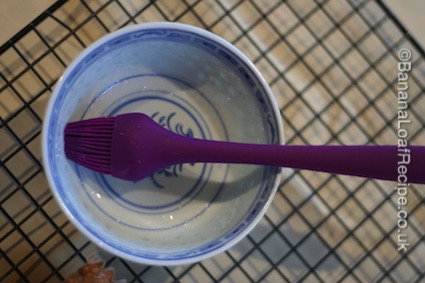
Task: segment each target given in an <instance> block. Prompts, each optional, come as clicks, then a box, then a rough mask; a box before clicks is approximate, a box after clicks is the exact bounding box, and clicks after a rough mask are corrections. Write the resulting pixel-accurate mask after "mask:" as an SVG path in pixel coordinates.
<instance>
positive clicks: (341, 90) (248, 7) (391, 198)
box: [0, 0, 425, 282]
mask: <svg viewBox="0 0 425 283" xmlns="http://www.w3.org/2000/svg"><path fill="white" fill-rule="evenodd" d="M148 21H179V22H185V23H189V24H192V25H195V26H199V27H202V28H205V29H208V30H210V31H212V32H214V33H216V34H218V35H219V36H222V37H224V38H225V39H227V40H228V41H230V42H232V43H233V44H235V45H236V46H237V47H238V48H239V49H241V50H242V51H243V52H244V53H245V54H246V55H247V56H248V57H249V58H250V59H251V60H252V61H253V62H254V63H255V64H256V66H257V67H258V68H259V70H260V71H261V72H262V74H263V75H264V76H265V78H266V79H267V81H268V82H269V84H270V86H271V87H272V90H273V91H274V94H275V96H276V99H277V101H278V103H279V106H280V109H281V113H282V116H283V119H284V124H285V136H286V142H287V143H288V144H396V143H397V131H398V125H397V119H398V117H397V107H398V98H397V87H398V86H399V85H398V76H397V74H398V65H397V63H398V62H399V61H400V59H399V56H398V53H399V52H400V50H402V48H407V49H409V50H410V51H411V53H412V58H411V59H410V62H411V64H412V65H411V66H412V67H411V70H410V71H409V72H408V75H409V79H408V95H409V97H408V101H409V108H408V113H409V120H410V123H408V124H406V131H407V132H408V139H409V142H410V143H411V144H422V145H424V144H425V132H424V125H425V118H424V116H423V114H422V113H424V111H425V99H424V96H423V90H424V84H425V62H424V59H425V54H424V51H423V50H422V49H421V48H420V47H419V46H418V44H416V43H415V41H414V39H412V38H410V37H409V35H408V34H407V33H406V30H405V29H404V28H403V26H402V25H401V24H400V23H399V22H398V21H397V19H396V18H394V16H393V15H392V14H391V12H390V11H389V10H388V9H387V8H386V6H385V5H384V4H383V3H381V2H380V1H378V2H376V1H368V0H345V1H335V0H328V1H326V0H321V1H319V0H309V1H289V0H288V1H278V0H272V1H265V0H263V1H261V0H249V1H239V0H227V1H226V0H216V1H213V0H204V1H195V0H181V1H166V0H162V1H159V0H158V1H135V0H134V1H132V0H74V1H57V2H56V3H55V4H54V5H53V6H51V7H50V8H49V9H48V10H46V11H45V12H44V13H43V14H42V15H40V16H39V17H38V18H37V19H35V20H34V21H33V22H32V23H30V24H29V25H28V26H26V27H25V28H24V29H23V30H22V31H21V32H19V33H18V34H17V35H16V36H14V37H13V38H11V39H10V40H9V41H8V42H6V43H5V44H4V45H3V46H1V47H0V139H1V142H0V248H1V249H0V281H1V282H61V281H62V280H63V279H64V278H66V277H67V276H69V275H70V274H71V273H72V272H74V271H75V270H76V269H77V268H78V267H79V266H80V265H82V264H83V263H84V262H85V261H86V260H87V259H88V258H89V257H90V256H91V255H93V254H95V253H100V254H101V255H102V256H103V257H104V258H105V259H106V264H107V265H108V266H112V267H115V269H116V278H125V279H127V280H128V282H175V281H181V282H210V281H221V282H424V280H425V279H424V278H425V276H424V270H425V242H424V239H425V238H424V235H425V224H424V223H425V207H424V200H425V187H423V186H420V185H411V186H410V187H409V188H408V195H407V199H408V202H407V204H406V205H405V206H403V207H402V209H403V210H405V211H406V212H407V213H408V217H407V219H408V224H407V227H406V228H405V229H402V230H401V232H399V230H400V227H398V225H397V221H398V219H399V216H400V215H399V216H398V214H397V213H398V211H399V210H400V209H399V208H398V204H397V199H398V193H397V190H395V189H394V188H395V186H396V184H394V183H393V182H383V181H376V180H365V179H361V178H350V177H344V176H334V175H329V174H320V173H313V172H307V171H294V170H290V169H285V170H284V178H283V181H282V184H281V186H280V188H279V191H278V193H277V195H276V197H275V199H274V201H273V203H272V205H271V207H270V209H269V210H268V212H267V214H266V216H265V217H264V218H263V219H262V221H261V222H260V223H259V225H258V226H257V227H256V228H255V230H254V231H253V232H252V233H251V234H250V235H249V236H248V237H246V238H245V239H244V240H242V241H241V242H240V243H239V244H238V245H236V246H235V247H234V248H232V249H230V250H228V251H226V252H224V253H222V254H220V255H218V256H216V257H214V258H212V259H208V260H205V261H202V262H200V263H196V264H193V265H188V266H175V267H152V266H143V265H138V264H134V263H132V262H127V261H125V260H123V259H120V258H117V257H114V256H112V255H109V254H106V253H105V252H103V251H101V250H98V249H97V247H95V246H94V245H93V244H92V243H91V242H89V241H88V240H87V239H86V238H85V237H84V236H83V235H81V234H80V233H79V232H78V231H77V230H76V229H75V227H74V226H73V225H72V224H71V223H70V222H69V221H68V220H67V219H66V217H65V216H64V215H63V214H62V213H61V211H60V209H59V207H58V206H57V204H56V202H55V200H54V199H53V197H52V195H51V193H50V191H49V186H48V184H47V182H46V179H45V177H44V173H43V166H42V161H41V150H40V147H41V146H40V131H41V124H42V122H43V111H44V108H45V106H46V102H47V100H48V98H49V96H50V93H51V91H52V88H53V87H54V84H55V82H56V81H57V80H58V78H59V76H60V75H61V73H62V72H63V71H64V69H65V67H66V66H67V65H68V64H69V63H70V62H71V61H72V59H73V58H74V57H75V56H76V55H77V54H78V53H79V52H81V51H82V50H83V49H84V48H85V47H86V46H87V45H89V44H90V43H91V42H93V41H94V40H96V39H97V38H99V37H100V36H102V35H104V34H106V33H108V32H110V31H113V30H116V29H118V28H120V27H122V26H125V25H131V24H134V23H141V22H148ZM400 233H404V234H405V235H407V237H406V240H407V241H408V243H409V244H410V246H408V250H407V252H404V253H403V252H402V253H400V252H398V251H397V248H398V246H397V241H398V240H397V237H398V235H399V234H400Z"/></svg>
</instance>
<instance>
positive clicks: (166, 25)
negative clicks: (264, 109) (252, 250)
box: [41, 22, 284, 266]
mask: <svg viewBox="0 0 425 283" xmlns="http://www.w3.org/2000/svg"><path fill="white" fill-rule="evenodd" d="M144 29H177V30H182V31H188V32H192V33H195V34H198V35H200V36H203V37H206V38H208V39H209V40H212V41H214V42H216V43H218V44H219V45H221V46H223V47H225V48H226V49H227V50H229V51H230V52H231V53H233V54H234V55H235V56H237V57H238V58H239V59H240V60H241V61H243V63H244V64H246V66H247V67H248V68H249V69H250V71H251V72H252V73H253V74H254V76H255V77H256V79H257V80H258V81H259V83H260V84H261V88H262V89H263V90H264V93H265V94H266V95H267V99H268V103H269V105H270V106H271V113H272V115H273V117H274V119H275V121H276V124H277V128H276V132H277V137H276V138H277V142H278V143H279V144H284V128H283V121H282V119H281V115H280V110H279V107H278V105H277V102H276V99H275V97H274V95H273V93H272V90H271V88H270V86H269V85H268V83H267V82H266V80H265V79H264V77H263V76H262V75H261V73H260V72H259V70H258V69H257V67H256V66H255V65H254V63H253V62H251V60H249V58H248V57H247V56H246V55H245V54H244V53H242V51H240V50H239V49H238V48H237V47H236V46H234V45H233V44H231V43H230V42H228V41H227V40H225V39H223V38H222V37H219V36H218V35H216V34H214V33H212V32H210V31H207V30H205V29H202V28H199V27H195V26H192V25H188V24H183V23H174V22H150V23H141V24H134V25H131V26H127V27H124V28H121V29H119V30H116V31H114V32H111V33H109V34H106V35H104V36H102V37H101V38H99V39H97V40H96V41H94V42H93V43H92V44H90V45H89V46H88V47H86V48H85V49H84V50H83V51H82V52H81V53H80V54H79V55H77V56H76V58H74V59H73V60H72V62H71V63H70V64H69V65H68V66H67V67H66V69H65V71H64V72H63V74H62V75H61V76H60V78H59V80H58V82H57V84H56V86H55V87H54V90H53V92H52V95H51V97H50V99H49V101H48V104H47V107H46V112H45V115H44V120H43V128H42V145H41V146H42V160H43V164H44V169H45V170H44V171H45V175H46V177H47V181H48V183H49V186H50V190H51V191H52V193H53V195H54V198H55V199H56V202H57V203H58V204H59V207H60V208H61V210H62V212H63V213H64V214H65V215H66V216H67V218H68V219H69V220H70V221H71V223H73V224H74V225H75V226H76V228H77V229H78V230H79V231H80V232H81V233H82V234H84V235H85V236H86V237H87V238H88V239H90V241H92V242H93V243H95V244H96V245H97V246H99V247H100V248H102V249H104V250H106V251H108V252H110V253H112V254H115V255H117V256H120V257H122V258H125V259H128V260H130V261H133V262H138V263H143V264H150V265H161V266H172V265H180V264H189V263H194V262H198V261H201V260H203V259H206V258H210V257H213V256H215V255H217V254H219V253H222V252H223V251H225V250H227V249H229V248H230V247H232V246H234V245H235V244H236V243H238V242H239V241H240V240H242V239H243V238H245V237H246V236H247V235H248V234H249V232H251V231H252V229H253V228H254V227H255V226H256V225H257V224H258V222H259V221H260V220H261V219H262V218H263V216H264V214H265V213H266V211H267V209H268V208H269V206H270V204H271V202H272V201H273V198H274V195H275V193H276V191H277V189H278V186H279V183H280V179H281V168H280V169H278V171H277V173H276V175H275V177H274V181H273V184H272V185H271V186H272V189H271V191H270V195H269V196H268V199H267V201H266V202H265V203H264V205H263V207H262V208H261V209H260V211H259V212H258V213H257V215H256V216H255V217H254V218H253V219H252V220H251V222H250V223H249V224H248V225H247V226H245V228H244V229H243V231H242V232H241V233H239V234H238V235H237V236H235V237H233V238H231V239H230V240H229V241H228V242H226V243H225V244H223V245H222V246H220V247H218V248H216V249H214V250H211V251H209V252H207V253H204V254H200V255H195V256H193V257H186V258H182V259H166V260H162V259H150V258H141V257H137V256H135V255H131V254H128V253H125V252H123V251H121V250H117V249H115V248H114V247H111V246H109V245H108V244H107V243H105V242H103V241H102V240H100V239H99V238H97V237H96V236H95V235H93V234H92V233H91V232H90V231H88V230H87V229H86V227H84V226H83V225H82V224H81V223H80V222H79V221H78V220H77V219H76V218H75V217H74V215H73V214H72V213H71V212H70V210H69V209H68V207H67V206H66V204H65V203H64V201H63V199H62V198H61V197H60V195H59V193H58V188H57V187H56V183H55V181H54V177H53V174H52V172H51V170H50V168H49V164H48V162H47V160H48V159H49V155H48V152H49V148H48V142H47V140H48V130H49V125H50V121H51V119H52V113H53V108H54V106H55V101H56V99H57V97H58V95H59V93H60V90H61V89H62V87H63V84H64V82H65V81H66V78H67V77H69V75H70V74H71V72H72V70H74V68H75V67H76V66H78V64H79V63H80V62H81V61H82V60H83V59H84V58H86V57H87V55H88V54H90V53H91V52H92V51H93V50H95V49H96V48H97V47H99V46H101V45H103V44H105V43H107V42H109V41H111V40H113V39H114V38H117V37H120V36H122V35H125V34H127V33H131V32H135V31H140V30H144Z"/></svg>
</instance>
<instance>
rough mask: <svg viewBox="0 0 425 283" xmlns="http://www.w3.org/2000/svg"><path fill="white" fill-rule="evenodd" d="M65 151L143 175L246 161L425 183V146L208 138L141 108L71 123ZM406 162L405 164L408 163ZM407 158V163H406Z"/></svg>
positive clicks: (119, 172)
mask: <svg viewBox="0 0 425 283" xmlns="http://www.w3.org/2000/svg"><path fill="white" fill-rule="evenodd" d="M65 154H66V156H67V157H68V158H69V159H71V160H73V161H75V162H76V163H78V164H80V165H82V166H85V167H87V168H90V169H92V170H94V171H97V172H100V173H104V174H111V175H112V176H114V177H117V178H121V179H124V180H131V181H138V180H141V179H143V178H145V177H147V176H149V175H151V174H152V173H155V172H156V171H158V170H160V169H162V168H166V167H168V166H170V165H175V164H179V163H193V162H214V163H244V164H261V165H271V166H281V167H290V168H294V169H307V170H314V171H322V172H328V173H334V174H344V175H352V176H360V177H366V178H375V179H383V180H393V181H397V180H398V177H399V176H400V175H403V176H405V177H406V178H403V180H404V181H405V180H406V179H407V180H408V182H409V183H425V147H423V146H409V147H402V148H398V147H397V146H303V145H301V146H298V145H261V144H243V143H233V142H220V141H208V140H200V139H195V138H188V137H185V136H182V135H178V134H175V133H172V132H170V131H168V130H166V129H164V128H163V127H161V126H160V125H159V124H157V123H156V122H154V121H153V120H152V119H151V118H149V117H148V116H146V115H144V114H140V113H131V114H123V115H118V116H116V117H105V118H94V119H88V120H83V121H78V122H72V123H69V124H67V126H66V128H65ZM403 163H406V164H403ZM407 163H408V164H407Z"/></svg>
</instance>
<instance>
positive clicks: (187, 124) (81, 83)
mask: <svg viewBox="0 0 425 283" xmlns="http://www.w3.org/2000/svg"><path fill="white" fill-rule="evenodd" d="M240 56H241V55H240V53H238V51H236V50H235V49H234V48H233V47H232V46H230V45H229V44H228V43H226V42H224V41H222V40H221V39H219V38H217V37H215V36H213V35H211V34H209V33H207V32H205V31H201V30H198V29H194V28H187V27H182V26H175V25H173V26H170V25H159V26H158V25H157V26H146V25H145V26H144V27H141V26H140V27H132V28H127V29H124V30H122V31H120V32H118V33H115V34H112V35H109V36H107V37H105V38H104V39H102V40H100V41H99V42H98V43H96V44H95V45H94V46H92V47H90V48H89V49H88V50H87V51H86V52H84V54H83V55H82V56H80V57H79V58H78V59H77V60H76V62H75V63H74V64H73V65H72V66H71V67H70V68H69V70H68V71H67V72H66V73H65V75H64V77H63V79H62V80H61V81H60V83H59V85H58V86H57V88H56V90H55V94H54V95H53V97H52V102H51V105H50V111H48V114H47V115H48V116H47V119H46V121H48V124H47V125H46V126H45V127H46V128H45V135H46V139H45V151H46V158H47V160H48V162H47V166H46V167H47V169H46V171H48V173H49V174H50V180H51V183H52V187H53V189H54V193H55V195H56V197H57V198H58V200H59V201H60V203H61V205H62V206H63V207H64V209H65V211H66V212H67V213H68V215H69V217H70V218H71V219H72V220H73V222H74V223H75V224H76V225H77V226H78V227H79V228H80V229H81V230H82V231H83V232H85V233H86V234H87V235H88V236H89V237H90V238H91V239H92V240H94V241H95V242H97V243H99V244H101V245H102V246H103V247H105V248H106V249H108V250H110V251H112V252H115V253H116V254H119V255H121V256H124V257H127V258H130V259H132V260H136V261H142V262H149V263H152V261H161V262H167V261H169V262H173V261H179V260H182V261H184V260H190V259H196V258H200V257H203V256H205V255H207V254H210V253H214V252H218V251H219V250H220V249H223V248H226V247H228V245H229V244H230V243H232V242H235V241H236V240H237V238H238V237H242V236H243V235H245V234H246V233H247V231H248V230H249V228H250V227H252V225H254V224H255V222H256V221H258V219H259V217H261V216H262V214H263V213H264V209H265V207H266V206H267V203H268V202H269V200H270V198H271V197H272V196H273V193H274V190H275V185H276V180H277V176H278V174H279V170H278V169H277V168H273V167H266V166H253V165H226V164H183V165H176V166H172V167H170V168H164V169H163V170H161V171H159V172H157V173H155V174H154V175H152V176H150V177H149V178H146V179H144V180H142V181H140V182H128V181H123V180H118V179H115V178H113V177H110V176H106V175H101V174H97V173H95V172H92V171H90V170H88V169H85V168H83V167H80V166H78V165H76V164H75V163H73V162H71V161H68V160H67V159H66V158H65V156H64V150H63V129H64V126H65V124H66V123H68V122H70V121H74V120H81V119H87V118H91V117H99V116H113V115H117V114H122V113H129V112H143V113H145V114H147V115H149V116H151V117H152V118H153V119H154V120H155V121H157V122H158V123H160V124H161V125H163V126H164V127H165V128H168V129H169V130H171V131H174V132H177V133H179V134H182V135H187V136H191V137H197V138H204V139H214V140H224V141H239V142H250V143H279V142H280V124H279V121H278V118H276V117H277V114H276V111H275V109H274V106H273V101H271V97H270V93H269V92H268V90H267V88H265V87H264V83H263V82H262V81H261V79H259V78H258V77H257V74H256V73H255V70H253V69H252V66H251V65H250V64H249V63H247V61H246V59H244V57H240ZM146 135H147V138H148V135H149V133H146ZM164 150H166V149H164Z"/></svg>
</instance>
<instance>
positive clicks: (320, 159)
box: [170, 137, 425, 183]
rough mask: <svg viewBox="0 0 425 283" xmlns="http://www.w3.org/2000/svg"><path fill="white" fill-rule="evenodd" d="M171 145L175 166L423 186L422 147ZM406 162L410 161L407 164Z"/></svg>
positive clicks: (185, 140) (182, 142) (202, 142)
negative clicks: (270, 169)
mask: <svg viewBox="0 0 425 283" xmlns="http://www.w3.org/2000/svg"><path fill="white" fill-rule="evenodd" d="M172 142H173V145H172V146H171V145H170V146H171V147H172V148H173V151H174V155H173V156H174V158H172V159H174V161H175V162H176V163H188V162H214V163H245V164H261V165H271V166H281V167H289V168H294V169H307V170H313V171H321V172H328V173H334V174H344V175H352V176H360V177H366V178H374V179H383V180H392V181H399V182H412V183H425V147H422V146H410V147H408V148H407V149H406V148H400V149H398V148H397V146H304V145H302V146H297V145H283V146H282V145H257V144H241V143H231V142H218V141H206V140H197V139H190V138H185V137H179V138H174V139H173V141H172ZM405 150H407V151H410V152H408V153H409V154H410V160H407V158H408V157H407V155H406V151H405ZM407 161H410V162H409V164H407ZM399 162H401V163H400V164H399ZM402 165H406V167H404V166H402ZM402 167H403V168H402ZM405 169H406V170H407V171H406V172H405V171H404V170H405ZM399 170H400V171H399ZM401 175H406V176H407V177H406V178H405V177H402V176H401ZM399 176H400V178H401V179H400V180H398V178H399Z"/></svg>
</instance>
